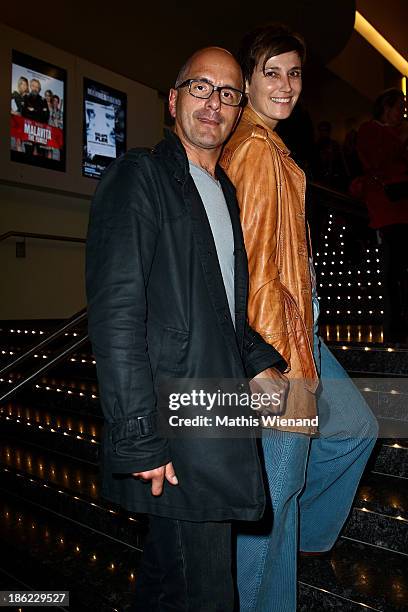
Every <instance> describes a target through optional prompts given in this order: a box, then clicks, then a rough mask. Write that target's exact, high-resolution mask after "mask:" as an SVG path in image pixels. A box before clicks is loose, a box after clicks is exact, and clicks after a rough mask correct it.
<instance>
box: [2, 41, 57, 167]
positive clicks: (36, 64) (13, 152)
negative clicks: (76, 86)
mask: <svg viewBox="0 0 408 612" xmlns="http://www.w3.org/2000/svg"><path fill="white" fill-rule="evenodd" d="M66 88H67V73H66V71H65V70H64V69H63V68H58V67H57V66H53V65H52V64H49V63H47V62H44V61H42V60H39V59H36V58H34V57H31V56H30V55H26V54H24V53H20V52H19V51H15V50H14V49H13V51H12V69H11V108H10V115H11V125H10V158H11V160H13V161H18V162H22V163H24V164H30V165H32V166H41V167H42V168H49V169H52V170H60V171H65V156H66V138H65V133H66V129H65V128H66V126H65V99H66Z"/></svg>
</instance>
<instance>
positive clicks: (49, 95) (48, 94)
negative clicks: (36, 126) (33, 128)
mask: <svg viewBox="0 0 408 612" xmlns="http://www.w3.org/2000/svg"><path fill="white" fill-rule="evenodd" d="M53 95H54V94H53V93H52V91H51V89H46V90H45V92H44V98H45V100H46V102H47V106H48V110H49V111H50V113H51V111H52V96H53Z"/></svg>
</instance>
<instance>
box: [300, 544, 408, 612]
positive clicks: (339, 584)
mask: <svg viewBox="0 0 408 612" xmlns="http://www.w3.org/2000/svg"><path fill="white" fill-rule="evenodd" d="M407 561H408V555H403V554H400V553H396V552H391V551H388V550H383V549H380V548H376V547H373V546H370V545H368V544H364V543H361V542H355V541H352V540H348V539H345V538H340V540H339V541H338V542H337V544H336V545H335V547H334V549H333V550H332V552H331V553H330V555H329V556H328V557H324V558H317V557H303V558H301V559H300V562H299V573H298V578H299V586H300V595H299V606H298V611H300V612H311V611H318V612H322V610H342V611H344V610H347V611H352V612H354V611H357V610H367V609H368V610H381V611H383V612H388V611H396V610H407V608H408V575H407V567H408V563H407Z"/></svg>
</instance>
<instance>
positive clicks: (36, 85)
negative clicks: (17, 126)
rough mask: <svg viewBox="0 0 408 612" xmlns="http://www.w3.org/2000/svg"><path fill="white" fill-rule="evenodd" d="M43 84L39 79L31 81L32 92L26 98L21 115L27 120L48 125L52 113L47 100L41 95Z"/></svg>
mask: <svg viewBox="0 0 408 612" xmlns="http://www.w3.org/2000/svg"><path fill="white" fill-rule="evenodd" d="M40 91H41V83H40V81H39V80H38V79H31V80H30V92H29V93H28V94H27V95H26V96H24V99H23V103H22V109H21V114H22V115H23V117H26V118H27V119H32V120H33V121H39V122H40V123H48V119H49V116H50V111H49V109H48V104H47V100H46V99H45V98H43V97H42V95H41V94H40Z"/></svg>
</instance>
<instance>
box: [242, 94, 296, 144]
mask: <svg viewBox="0 0 408 612" xmlns="http://www.w3.org/2000/svg"><path fill="white" fill-rule="evenodd" d="M241 121H242V122H244V123H248V124H250V125H257V126H259V127H261V128H263V129H264V130H266V131H267V132H268V138H270V139H271V140H272V141H273V142H274V144H275V145H276V147H277V148H278V149H279V151H280V152H281V153H283V155H290V151H289V149H288V147H287V146H286V145H285V143H284V142H283V140H282V139H281V138H280V137H279V136H278V135H277V133H276V132H275V130H273V129H272V128H270V127H269V126H268V125H267V123H265V121H264V120H263V119H262V117H261V116H260V115H258V113H257V112H256V111H254V109H253V108H251V107H250V106H249V105H247V106H246V107H245V109H244V112H243V113H242V118H241Z"/></svg>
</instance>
